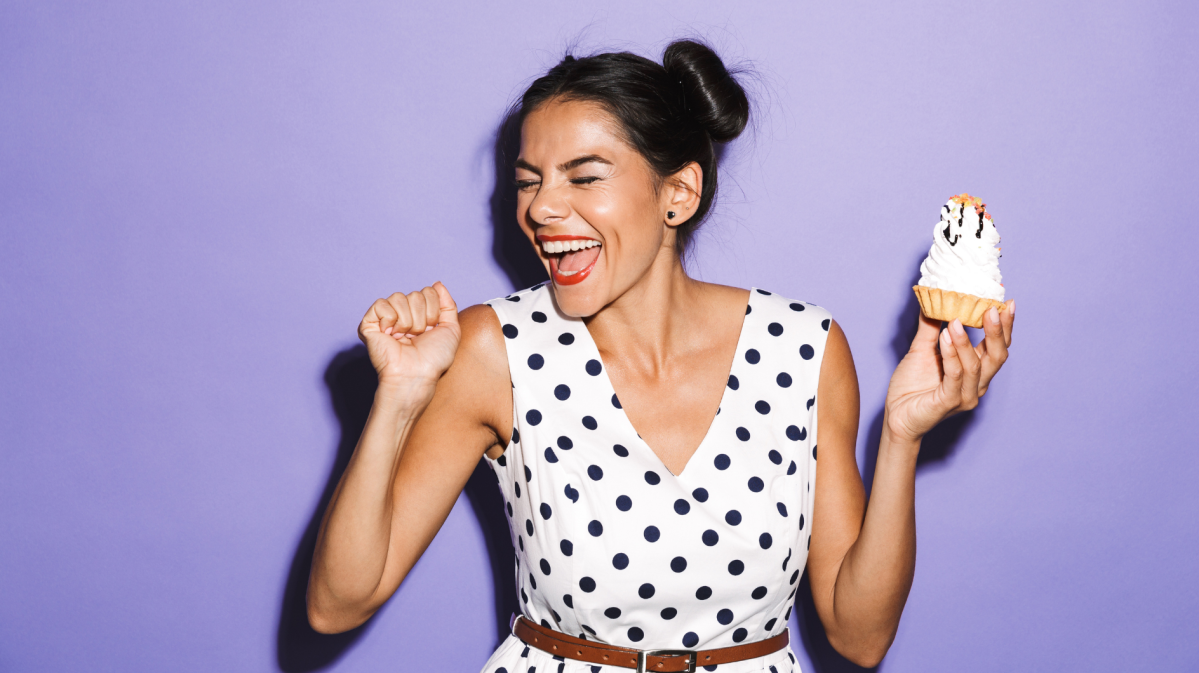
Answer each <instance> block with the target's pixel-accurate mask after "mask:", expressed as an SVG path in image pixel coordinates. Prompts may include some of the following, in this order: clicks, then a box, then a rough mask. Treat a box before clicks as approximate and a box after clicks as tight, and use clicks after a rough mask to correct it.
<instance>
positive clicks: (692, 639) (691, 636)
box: [683, 631, 699, 648]
mask: <svg viewBox="0 0 1199 673" xmlns="http://www.w3.org/2000/svg"><path fill="white" fill-rule="evenodd" d="M698 642H699V636H697V635H695V632H694V631H688V632H687V633H684V634H683V647H686V648H692V647H695V644H696V643H698Z"/></svg>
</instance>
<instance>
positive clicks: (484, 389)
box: [308, 283, 512, 633]
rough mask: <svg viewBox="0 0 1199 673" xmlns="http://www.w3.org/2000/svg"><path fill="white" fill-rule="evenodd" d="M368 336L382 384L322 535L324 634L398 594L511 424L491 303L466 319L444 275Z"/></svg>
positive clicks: (368, 319)
mask: <svg viewBox="0 0 1199 673" xmlns="http://www.w3.org/2000/svg"><path fill="white" fill-rule="evenodd" d="M459 318H461V320H459ZM358 335H359V337H360V338H361V339H362V341H363V343H365V344H366V347H367V351H368V352H369V354H370V359H371V364H372V365H374V367H375V370H376V371H377V372H378V374H379V387H378V389H377V390H376V392H375V400H374V404H373V406H372V407H371V411H370V416H369V417H368V418H367V422H366V427H365V428H364V429H363V432H362V437H361V438H360V439H359V440H358V445H357V447H355V449H354V453H353V455H352V456H351V457H350V462H349V465H348V466H347V467H346V471H345V474H343V475H342V478H341V481H340V482H339V483H338V485H337V489H336V490H335V491H334V492H333V497H332V498H331V499H330V501H329V507H328V509H327V510H326V511H325V517H324V520H323V521H322V523H321V528H320V532H319V533H318V535H317V541H316V551H315V553H314V554H313V560H312V573H311V575H310V576H309V578H308V621H309V622H310V623H311V624H312V627H313V628H314V629H316V630H317V631H320V632H321V633H340V632H342V631H348V630H349V629H352V628H354V627H356V626H358V625H360V624H362V623H363V622H365V621H366V620H367V619H369V618H370V616H371V615H372V614H374V613H375V611H376V610H378V609H379V607H380V606H382V605H383V603H385V602H386V601H387V599H388V598H390V597H391V595H392V594H393V593H395V591H396V589H398V588H399V586H400V583H401V582H402V581H403V580H404V577H405V576H406V575H407V574H408V571H409V570H411V569H412V566H413V565H415V564H416V561H417V559H419V558H420V556H421V554H422V553H424V551H425V549H426V548H427V547H428V546H429V543H430V542H432V540H433V537H434V536H435V535H436V534H437V531H438V530H439V529H440V528H441V525H442V524H443V523H444V522H445V519H446V517H447V516H448V515H449V513H450V510H451V509H452V508H453V506H454V503H455V502H456V501H457V499H458V495H459V494H460V493H461V492H462V489H463V487H464V486H465V485H466V481H467V479H469V478H470V475H471V474H472V472H473V471H474V469H475V466H476V465H477V464H478V462H479V459H480V458H481V457H482V455H483V453H484V452H485V451H487V450H488V449H490V448H492V447H494V446H497V445H500V446H502V443H503V442H504V441H505V440H504V439H502V438H506V437H508V436H510V434H511V426H512V417H511V416H512V393H511V380H510V378H509V374H508V362H507V356H506V354H505V346H504V343H503V336H502V334H501V332H500V324H499V320H498V319H497V317H496V315H495V312H494V311H492V310H491V309H490V308H489V307H486V306H474V307H471V308H469V309H466V310H465V311H463V312H462V313H461V316H459V314H458V310H457V307H456V306H455V304H454V300H453V298H452V297H450V294H449V292H448V291H447V290H446V289H445V287H444V286H443V285H441V283H435V284H434V285H433V287H427V288H425V289H424V290H422V291H420V292H413V293H410V294H408V295H404V294H400V293H396V294H393V295H392V296H391V297H389V298H387V299H380V300H378V301H376V302H375V303H374V304H373V305H372V306H371V308H370V310H368V311H367V313H366V316H365V317H364V318H363V319H362V323H361V325H359V328H358Z"/></svg>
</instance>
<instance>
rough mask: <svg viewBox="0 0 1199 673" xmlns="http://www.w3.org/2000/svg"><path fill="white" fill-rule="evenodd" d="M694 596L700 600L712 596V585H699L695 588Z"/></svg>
mask: <svg viewBox="0 0 1199 673" xmlns="http://www.w3.org/2000/svg"><path fill="white" fill-rule="evenodd" d="M695 597H696V598H698V599H699V600H701V601H706V600H708V599H709V598H711V597H712V587H700V588H698V589H696V590H695Z"/></svg>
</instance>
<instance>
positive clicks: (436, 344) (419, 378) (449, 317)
mask: <svg viewBox="0 0 1199 673" xmlns="http://www.w3.org/2000/svg"><path fill="white" fill-rule="evenodd" d="M461 337H462V330H461V328H460V327H459V326H458V306H457V305H456V304H455V303H454V298H453V297H451V296H450V292H449V290H447V289H445V286H444V285H442V284H441V283H440V282H436V283H433V286H432V287H426V288H424V289H423V290H421V291H419V292H409V293H408V294H403V293H402V292H396V293H395V294H393V295H391V296H390V297H388V298H386V299H379V300H376V301H375V303H374V304H371V307H370V309H369V310H367V312H366V315H365V316H363V318H362V323H361V324H359V325H358V338H359V339H361V340H362V343H364V344H366V350H367V352H368V353H369V354H370V359H371V364H372V365H374V367H375V371H376V372H378V373H379V388H380V389H388V390H394V391H397V392H401V393H402V394H405V395H409V394H413V393H415V394H417V395H418V396H420V397H423V399H421V400H419V402H428V400H429V399H431V398H432V396H433V390H434V388H436V386H437V381H438V379H440V378H441V375H442V374H444V373H445V370H447V369H449V367H450V364H451V363H453V361H454V353H455V352H457V350H458V341H459V339H460V338H461ZM414 401H418V400H414Z"/></svg>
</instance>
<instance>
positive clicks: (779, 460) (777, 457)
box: [766, 449, 783, 465]
mask: <svg viewBox="0 0 1199 673" xmlns="http://www.w3.org/2000/svg"><path fill="white" fill-rule="evenodd" d="M766 457H767V458H770V462H772V463H774V464H775V465H782V464H783V454H781V453H779V452H778V451H775V450H774V449H771V450H770V453H768V454H766Z"/></svg>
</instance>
